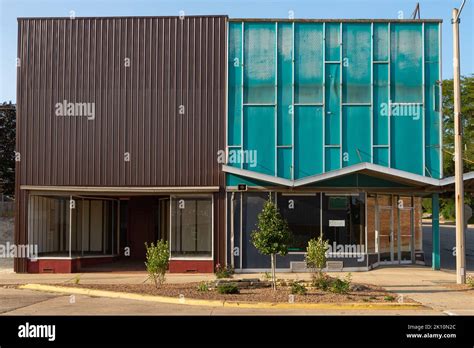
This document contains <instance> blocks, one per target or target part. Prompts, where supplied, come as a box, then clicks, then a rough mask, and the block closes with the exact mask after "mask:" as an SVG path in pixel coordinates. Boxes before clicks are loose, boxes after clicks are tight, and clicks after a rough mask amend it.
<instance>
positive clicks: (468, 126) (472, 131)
mask: <svg viewBox="0 0 474 348" xmlns="http://www.w3.org/2000/svg"><path fill="white" fill-rule="evenodd" d="M461 115H462V126H463V159H464V161H463V165H464V173H467V172H470V171H474V75H471V76H462V77H461ZM453 154H454V83H453V80H452V79H451V80H444V81H443V154H442V155H443V174H444V176H445V177H447V176H453V175H454V161H453ZM453 200H454V195H453V194H451V195H450V196H445V197H443V198H441V199H440V213H441V215H442V216H443V217H444V218H445V219H452V218H454V201H453ZM473 203H474V202H473V200H472V197H469V196H466V204H471V205H472V204H473Z"/></svg>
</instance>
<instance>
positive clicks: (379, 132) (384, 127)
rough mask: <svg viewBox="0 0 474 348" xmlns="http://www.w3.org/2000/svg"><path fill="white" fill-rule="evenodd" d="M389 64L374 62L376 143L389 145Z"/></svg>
mask: <svg viewBox="0 0 474 348" xmlns="http://www.w3.org/2000/svg"><path fill="white" fill-rule="evenodd" d="M388 108H389V105H388V64H374V145H388V142H389V140H388V128H389V125H388V122H389V116H388V115H389V109H388Z"/></svg>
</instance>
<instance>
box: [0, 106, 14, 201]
mask: <svg viewBox="0 0 474 348" xmlns="http://www.w3.org/2000/svg"><path fill="white" fill-rule="evenodd" d="M15 134H16V107H15V105H14V104H11V103H9V104H7V103H3V104H0V193H3V194H5V195H9V196H13V195H14V193H15Z"/></svg>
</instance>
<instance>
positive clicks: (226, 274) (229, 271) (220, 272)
mask: <svg viewBox="0 0 474 348" xmlns="http://www.w3.org/2000/svg"><path fill="white" fill-rule="evenodd" d="M215 274H216V278H217V279H222V278H232V275H233V274H234V269H233V268H232V267H231V266H222V265H221V264H220V263H218V264H217V265H216V272H215Z"/></svg>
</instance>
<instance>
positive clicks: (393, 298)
mask: <svg viewBox="0 0 474 348" xmlns="http://www.w3.org/2000/svg"><path fill="white" fill-rule="evenodd" d="M383 300H384V301H387V302H393V301H395V297H394V296H392V295H388V296H385V297H384V298H383Z"/></svg>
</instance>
